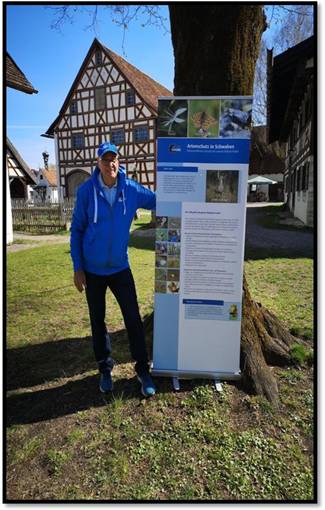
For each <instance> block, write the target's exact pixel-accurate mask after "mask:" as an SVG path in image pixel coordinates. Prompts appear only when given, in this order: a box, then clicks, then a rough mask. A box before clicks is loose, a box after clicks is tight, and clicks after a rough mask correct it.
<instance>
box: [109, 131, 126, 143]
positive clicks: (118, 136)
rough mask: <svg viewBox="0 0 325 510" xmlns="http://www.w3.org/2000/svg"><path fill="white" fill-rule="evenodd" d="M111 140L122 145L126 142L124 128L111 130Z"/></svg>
mask: <svg viewBox="0 0 325 510" xmlns="http://www.w3.org/2000/svg"><path fill="white" fill-rule="evenodd" d="M111 142H112V143H114V144H115V145H120V144H121V143H124V142H125V134H124V129H114V130H113V131H112V132H111Z"/></svg>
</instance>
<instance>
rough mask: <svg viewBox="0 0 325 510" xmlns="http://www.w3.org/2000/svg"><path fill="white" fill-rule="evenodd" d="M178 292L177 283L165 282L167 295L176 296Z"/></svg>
mask: <svg viewBox="0 0 325 510" xmlns="http://www.w3.org/2000/svg"><path fill="white" fill-rule="evenodd" d="M178 292H179V282H167V293H168V294H177V293H178Z"/></svg>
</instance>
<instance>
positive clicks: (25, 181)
mask: <svg viewBox="0 0 325 510" xmlns="http://www.w3.org/2000/svg"><path fill="white" fill-rule="evenodd" d="M7 169H8V175H9V185H10V197H11V198H21V199H26V200H28V199H29V198H30V197H31V192H32V189H33V186H35V185H36V184H37V178H36V176H35V174H34V173H33V171H32V170H31V168H29V166H28V165H27V163H26V162H25V161H24V160H23V158H22V156H21V155H20V154H19V152H18V150H17V149H16V147H15V146H14V144H13V143H12V142H11V141H10V140H9V138H8V137H7Z"/></svg>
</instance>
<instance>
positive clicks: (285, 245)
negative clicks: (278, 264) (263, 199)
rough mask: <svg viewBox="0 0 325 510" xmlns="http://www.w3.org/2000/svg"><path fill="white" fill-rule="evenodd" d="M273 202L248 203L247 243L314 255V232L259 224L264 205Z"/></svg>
mask: <svg viewBox="0 0 325 510" xmlns="http://www.w3.org/2000/svg"><path fill="white" fill-rule="evenodd" d="M270 205H272V204H269V203H266V204H258V205H257V204H248V206H247V216H246V244H247V245H248V246H250V247H253V248H267V249H271V250H272V249H274V250H287V251H288V255H289V256H290V254H291V253H292V254H295V255H298V254H299V255H301V256H306V257H312V255H313V245H314V235H313V233H312V232H303V231H299V230H298V229H297V230H284V229H271V228H265V227H262V226H261V225H259V224H258V218H259V216H260V215H262V214H263V207H265V206H270Z"/></svg>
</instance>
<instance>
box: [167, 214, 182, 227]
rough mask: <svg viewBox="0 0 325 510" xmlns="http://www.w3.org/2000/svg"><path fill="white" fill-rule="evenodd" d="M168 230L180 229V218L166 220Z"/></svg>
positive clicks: (172, 217)
mask: <svg viewBox="0 0 325 510" xmlns="http://www.w3.org/2000/svg"><path fill="white" fill-rule="evenodd" d="M168 228H178V229H180V228H181V218H177V217H176V216H175V217H174V216H171V217H170V218H168Z"/></svg>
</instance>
